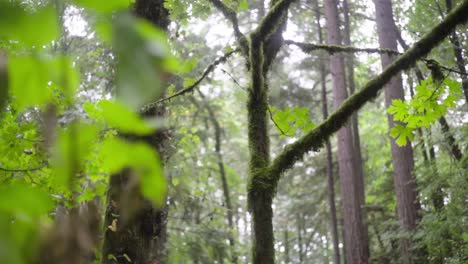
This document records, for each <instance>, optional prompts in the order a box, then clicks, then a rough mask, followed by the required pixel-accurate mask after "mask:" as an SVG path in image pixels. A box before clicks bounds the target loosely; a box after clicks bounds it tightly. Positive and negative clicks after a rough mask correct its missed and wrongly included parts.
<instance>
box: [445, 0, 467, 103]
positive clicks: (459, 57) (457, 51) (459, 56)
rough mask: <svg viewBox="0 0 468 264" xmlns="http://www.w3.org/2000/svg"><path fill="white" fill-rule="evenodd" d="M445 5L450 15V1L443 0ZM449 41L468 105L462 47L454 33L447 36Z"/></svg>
mask: <svg viewBox="0 0 468 264" xmlns="http://www.w3.org/2000/svg"><path fill="white" fill-rule="evenodd" d="M445 5H446V7H447V13H450V11H451V10H452V0H445ZM449 40H450V42H451V43H452V46H453V54H454V55H455V60H456V62H457V67H458V70H459V71H460V73H461V74H460V77H461V79H462V86H463V93H464V94H465V103H466V104H467V105H468V79H467V76H468V75H467V72H466V68H465V65H466V64H465V59H464V58H463V53H462V46H461V43H460V38H459V37H458V35H457V32H456V31H453V32H452V34H451V35H450V36H449Z"/></svg>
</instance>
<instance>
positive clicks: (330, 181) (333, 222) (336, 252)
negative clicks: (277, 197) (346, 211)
mask: <svg viewBox="0 0 468 264" xmlns="http://www.w3.org/2000/svg"><path fill="white" fill-rule="evenodd" d="M314 4H315V20H316V23H317V32H318V38H319V44H323V42H324V41H323V34H322V27H321V25H320V9H319V6H318V0H317V1H314ZM319 71H320V82H321V85H322V113H323V119H324V120H326V119H327V118H328V99H327V85H326V78H325V77H326V71H325V63H324V58H323V57H320V60H319ZM325 147H326V155H327V190H328V205H329V207H330V227H331V235H332V242H333V258H334V262H335V264H339V263H340V248H339V238H338V223H337V219H336V205H335V179H334V176H333V157H332V155H333V154H332V149H331V144H330V140H327V141H326V143H325Z"/></svg>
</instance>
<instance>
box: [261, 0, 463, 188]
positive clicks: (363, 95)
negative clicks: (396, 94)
mask: <svg viewBox="0 0 468 264" xmlns="http://www.w3.org/2000/svg"><path fill="white" fill-rule="evenodd" d="M466 14H468V0H465V1H463V3H462V4H460V5H459V6H458V7H457V8H456V9H454V10H453V11H452V12H451V13H450V14H449V15H448V16H447V17H446V18H445V19H444V20H443V21H442V22H441V23H439V24H438V25H437V26H435V27H434V28H433V29H432V30H431V31H430V32H429V33H428V34H426V35H425V36H424V37H422V38H421V39H420V40H419V41H418V42H416V43H415V44H414V45H413V47H412V48H411V49H409V50H408V51H406V52H405V53H404V54H403V55H402V56H400V57H399V58H398V59H396V60H395V61H394V62H393V63H392V64H390V65H389V66H388V67H387V68H386V69H385V70H384V71H383V72H382V73H381V74H380V75H378V76H377V77H375V78H373V79H372V80H370V81H369V82H368V83H367V84H366V85H365V86H364V87H363V88H362V89H361V90H360V91H359V92H357V93H355V94H354V95H353V96H351V97H349V98H348V99H347V100H345V101H344V102H343V104H342V105H341V106H340V107H339V108H338V109H337V110H336V111H335V112H334V113H333V114H331V115H330V117H329V118H328V119H327V120H325V121H324V122H322V123H321V124H320V125H319V126H317V127H316V128H315V129H313V130H312V131H310V132H309V133H307V134H306V135H305V136H303V137H302V138H300V139H299V140H297V141H296V142H294V143H292V144H289V145H287V146H286V147H285V148H284V150H283V151H282V152H281V153H280V154H279V155H278V156H277V157H276V158H275V159H274V160H273V162H272V163H271V165H270V166H269V167H268V170H269V173H270V175H272V177H273V179H274V180H275V181H276V182H277V181H278V180H279V178H280V176H281V174H282V173H283V172H285V171H286V170H287V169H289V168H291V167H292V166H293V165H294V163H295V162H297V161H299V160H300V159H302V157H303V156H304V154H305V153H306V152H308V151H310V150H314V151H316V150H318V149H319V148H321V147H322V145H323V144H324V143H325V142H326V140H327V139H328V138H329V137H330V136H331V135H332V134H333V133H335V132H336V131H338V130H339V129H340V128H341V127H342V126H343V125H344V124H345V122H346V121H347V120H348V119H349V118H350V117H351V116H352V114H353V113H354V112H356V111H358V110H359V109H360V108H361V107H362V106H363V105H364V104H365V103H366V102H367V101H369V100H370V99H372V98H374V97H376V96H377V93H378V92H379V91H380V90H381V89H382V88H383V87H384V85H385V84H386V83H387V82H388V81H390V79H391V78H393V77H394V76H395V75H397V74H398V73H399V72H401V71H403V70H407V69H409V68H410V67H411V66H412V65H413V64H414V63H415V62H416V61H417V60H419V59H421V58H422V57H423V56H425V55H427V54H428V53H429V52H430V51H431V50H432V49H433V48H434V47H435V46H436V45H438V44H439V43H440V42H441V41H442V40H443V39H444V38H446V37H447V36H448V35H449V34H450V33H451V31H452V30H454V28H455V27H456V26H457V25H458V24H461V23H464V22H466V21H467V20H468V16H467V15H466Z"/></svg>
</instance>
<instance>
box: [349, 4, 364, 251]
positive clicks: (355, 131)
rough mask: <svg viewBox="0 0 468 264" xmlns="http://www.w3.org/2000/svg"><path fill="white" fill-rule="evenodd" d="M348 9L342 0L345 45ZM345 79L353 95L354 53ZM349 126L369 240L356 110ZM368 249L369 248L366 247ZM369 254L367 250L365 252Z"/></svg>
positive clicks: (354, 86) (354, 89) (350, 55)
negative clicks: (351, 132)
mask: <svg viewBox="0 0 468 264" xmlns="http://www.w3.org/2000/svg"><path fill="white" fill-rule="evenodd" d="M349 15H350V10H349V5H348V0H343V17H344V44H345V45H346V46H351V21H350V19H349ZM346 80H347V82H346V83H347V86H348V88H349V94H350V95H353V94H354V92H355V91H356V85H355V82H354V54H353V53H348V54H347V56H346ZM351 127H352V131H353V143H354V153H355V154H354V155H355V157H356V169H357V170H358V171H357V175H358V179H357V186H358V193H359V194H360V197H359V203H360V205H361V210H362V215H363V219H362V221H363V227H364V230H363V231H362V232H363V234H364V239H365V240H369V232H368V229H367V214H366V210H365V208H366V207H365V205H366V198H365V188H364V170H363V168H362V167H363V164H362V154H361V138H360V135H359V119H358V112H355V113H354V114H353V116H352V117H351ZM367 249H368V250H369V248H367ZM367 255H369V252H368V253H367Z"/></svg>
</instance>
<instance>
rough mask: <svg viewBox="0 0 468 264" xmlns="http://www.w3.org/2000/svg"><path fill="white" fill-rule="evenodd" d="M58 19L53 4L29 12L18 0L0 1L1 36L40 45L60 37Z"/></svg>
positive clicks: (31, 44)
mask: <svg viewBox="0 0 468 264" xmlns="http://www.w3.org/2000/svg"><path fill="white" fill-rule="evenodd" d="M57 21H58V19H57V16H56V11H55V9H54V8H53V7H51V6H46V7H43V8H37V9H36V10H35V12H28V11H26V10H25V8H24V7H23V6H21V5H20V4H19V3H18V2H14V3H9V2H8V1H2V2H0V38H6V39H8V40H17V41H20V42H23V43H24V44H26V45H30V46H39V47H40V46H42V45H46V44H49V43H50V42H51V41H53V40H54V39H57V38H58V35H59V28H58V24H57Z"/></svg>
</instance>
